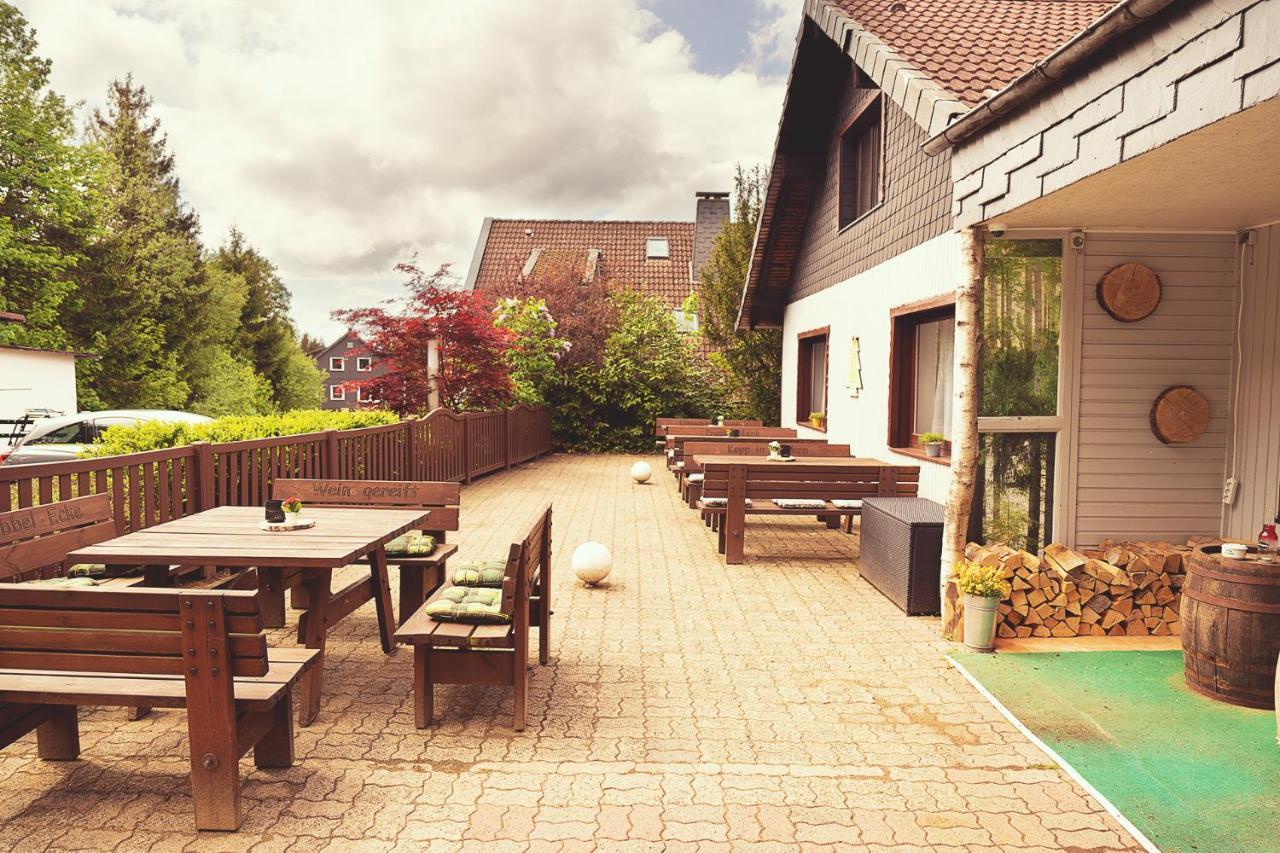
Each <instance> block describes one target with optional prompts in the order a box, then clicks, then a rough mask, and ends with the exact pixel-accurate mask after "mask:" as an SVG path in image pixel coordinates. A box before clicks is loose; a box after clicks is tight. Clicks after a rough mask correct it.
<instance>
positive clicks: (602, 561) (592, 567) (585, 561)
mask: <svg viewBox="0 0 1280 853" xmlns="http://www.w3.org/2000/svg"><path fill="white" fill-rule="evenodd" d="M569 565H570V566H571V567H572V568H573V573H574V574H575V575H577V576H578V579H579V580H580V581H582V582H583V583H585V584H586V585H587V586H595V585H596V584H598V583H600V581H602V580H604V579H605V578H607V577H608V576H609V572H610V571H611V570H612V569H613V554H611V553H609V549H608V548H606V547H605V546H603V545H601V544H600V543H599V542H583V543H582V544H581V545H579V546H578V547H577V548H575V549H574V551H573V558H572V560H570V563H569Z"/></svg>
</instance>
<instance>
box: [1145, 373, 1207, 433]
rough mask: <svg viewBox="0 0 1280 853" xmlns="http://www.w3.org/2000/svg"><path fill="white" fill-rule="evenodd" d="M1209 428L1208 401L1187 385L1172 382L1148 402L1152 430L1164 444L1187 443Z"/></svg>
mask: <svg viewBox="0 0 1280 853" xmlns="http://www.w3.org/2000/svg"><path fill="white" fill-rule="evenodd" d="M1208 428H1209V401H1208V400H1206V399H1205V396H1204V395H1203V394H1201V393H1200V392H1199V391H1197V390H1196V389H1194V388H1192V387H1191V386H1190V385H1174V386H1173V387H1171V388H1166V389H1164V390H1163V391H1161V392H1160V396H1158V397H1156V401H1155V402H1154V403H1152V404H1151V431H1152V432H1153V433H1155V434H1156V438H1158V439H1160V440H1161V441H1162V442H1164V443H1165V444H1186V443H1187V442H1189V441H1195V440H1196V439H1197V438H1199V437H1200V436H1202V435H1204V433H1205V430H1207V429H1208Z"/></svg>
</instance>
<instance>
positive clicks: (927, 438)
mask: <svg viewBox="0 0 1280 853" xmlns="http://www.w3.org/2000/svg"><path fill="white" fill-rule="evenodd" d="M946 440H947V437H946V436H945V435H943V434H942V433H940V432H926V433H924V434H923V435H921V436H920V443H921V444H922V445H924V455H925V456H932V457H934V458H937V457H939V456H941V455H942V443H943V442H944V441H946Z"/></svg>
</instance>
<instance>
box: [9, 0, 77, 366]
mask: <svg viewBox="0 0 1280 853" xmlns="http://www.w3.org/2000/svg"><path fill="white" fill-rule="evenodd" d="M36 46H37V45H36V39H35V32H34V31H33V30H32V29H31V28H30V27H29V26H28V25H27V22H26V20H25V19H24V18H23V17H22V15H21V13H19V12H18V10H17V9H15V8H14V7H13V6H11V5H10V4H8V3H4V2H0V311H14V312H17V313H21V314H25V315H26V317H27V322H26V324H25V325H21V326H19V325H13V324H5V325H4V326H0V342H10V343H20V344H26V345H30V346H44V347H64V346H66V345H67V344H68V343H69V339H68V337H67V335H66V333H65V331H64V329H63V328H62V323H61V319H60V314H61V311H62V303H63V301H64V300H65V299H66V298H67V297H68V296H69V295H70V294H71V293H72V291H73V290H74V288H75V281H74V278H73V275H72V273H73V271H74V270H75V268H76V266H77V265H78V264H79V263H80V262H81V261H82V260H83V257H84V255H83V250H84V246H85V244H86V243H87V241H88V240H90V239H91V238H92V236H93V223H94V218H93V214H94V208H93V201H94V197H95V193H96V180H97V174H96V170H97V158H96V156H95V152H94V150H93V149H92V148H89V147H86V146H81V145H78V144H77V143H76V142H75V139H74V130H75V128H74V123H73V120H72V114H71V110H70V108H69V107H68V106H67V104H66V102H65V101H64V100H63V99H62V97H61V96H60V95H58V94H57V93H55V92H53V91H51V90H50V89H49V85H48V84H49V71H50V67H51V66H50V63H49V61H48V60H47V59H43V58H41V57H39V56H37V55H36Z"/></svg>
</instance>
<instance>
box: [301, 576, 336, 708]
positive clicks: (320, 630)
mask: <svg viewBox="0 0 1280 853" xmlns="http://www.w3.org/2000/svg"><path fill="white" fill-rule="evenodd" d="M332 577H333V572H332V570H330V569H322V570H319V571H311V572H309V573H308V575H307V576H306V579H305V580H304V581H303V587H304V588H305V589H306V591H307V601H308V603H309V604H311V607H310V609H308V610H307V612H306V613H304V614H303V616H302V619H301V620H300V621H299V622H298V635H299V636H298V641H299V642H300V643H302V644H303V645H304V646H306V647H307V648H309V649H319V650H320V655H319V658H318V659H317V660H316V662H315V663H314V664H313V665H312V667H311V669H310V670H308V672H307V673H306V674H305V675H303V676H302V710H301V711H299V713H298V723H299V724H300V725H303V726H309V725H311V723H312V722H314V721H315V718H316V715H317V714H319V713H320V692H321V690H322V689H323V687H324V646H325V639H326V637H327V636H328V634H329V596H330V594H331V593H330V590H329V584H330V580H331V579H332Z"/></svg>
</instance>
